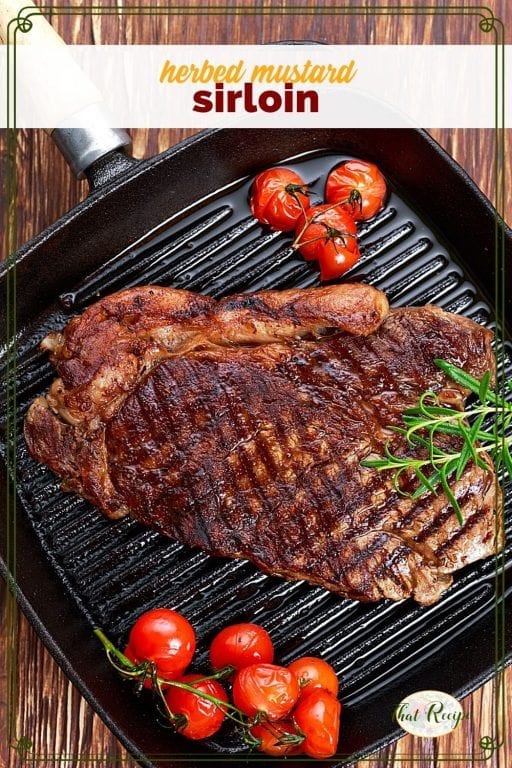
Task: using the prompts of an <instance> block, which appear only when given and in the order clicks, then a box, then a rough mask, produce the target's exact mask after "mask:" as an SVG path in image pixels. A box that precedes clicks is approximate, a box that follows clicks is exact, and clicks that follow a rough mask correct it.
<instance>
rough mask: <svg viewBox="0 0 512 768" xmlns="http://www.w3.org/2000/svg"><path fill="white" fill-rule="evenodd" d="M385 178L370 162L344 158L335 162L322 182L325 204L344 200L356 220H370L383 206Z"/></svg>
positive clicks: (385, 192)
mask: <svg viewBox="0 0 512 768" xmlns="http://www.w3.org/2000/svg"><path fill="white" fill-rule="evenodd" d="M386 194H387V186H386V179H385V178H384V176H383V175H382V173H381V172H380V171H379V169H378V168H377V166H376V165H374V164H373V163H367V162H365V161H364V160H346V161H345V162H344V163H341V165H338V167H337V168H335V169H334V170H333V171H331V173H330V174H329V176H328V177H327V183H326V185H325V199H326V200H327V202H328V203H343V204H344V207H345V208H346V210H347V211H348V212H349V213H351V214H352V216H353V217H354V219H355V220H356V221H366V219H371V218H372V217H373V216H375V214H376V213H378V212H379V211H380V210H381V208H383V207H384V201H385V199H386Z"/></svg>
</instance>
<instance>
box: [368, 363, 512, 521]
mask: <svg viewBox="0 0 512 768" xmlns="http://www.w3.org/2000/svg"><path fill="white" fill-rule="evenodd" d="M434 362H435V364H436V365H437V366H438V368H441V370H442V371H444V373H446V374H447V375H448V376H449V377H450V378H451V379H452V380H453V381H455V382H456V383H457V384H460V385H462V386H463V387H465V388H466V389H469V390H470V392H472V393H473V395H476V398H477V399H476V401H474V402H473V403H472V404H471V405H469V407H466V409H465V410H463V411H456V410H454V409H453V408H448V407H446V406H443V405H442V404H441V403H440V401H439V397H438V395H437V394H436V393H435V392H424V393H423V395H422V396H421V397H420V400H419V403H418V405H417V406H416V407H415V408H408V409H406V410H405V411H404V412H403V415H402V419H403V422H404V425H405V426H404V427H390V429H392V430H394V431H395V432H398V433H399V434H401V435H403V436H404V438H405V440H406V441H407V444H408V445H409V446H410V447H411V448H416V447H418V446H423V447H424V448H426V450H427V455H426V456H425V455H424V456H423V458H416V457H415V456H397V455H395V454H394V453H392V451H391V449H390V444H389V441H388V442H387V443H386V444H385V446H384V456H383V457H382V458H377V459H366V460H364V461H362V462H361V463H362V465H363V466H365V467H373V468H374V469H377V470H382V471H383V470H391V471H393V472H394V475H393V485H394V487H395V489H396V490H397V491H398V492H399V493H401V494H404V495H408V496H410V497H411V498H413V499H417V498H419V497H420V496H422V495H423V494H425V493H428V492H430V493H433V494H434V495H435V496H437V495H438V493H439V491H441V490H442V491H444V493H445V494H446V496H447V497H448V499H449V501H450V504H451V505H452V507H453V509H454V510H455V513H456V514H457V519H458V520H459V523H460V524H461V525H462V524H463V522H464V519H463V516H462V512H461V509H460V506H459V503H458V501H457V499H456V498H455V494H454V493H453V491H452V489H451V487H450V481H451V480H452V479H454V480H455V481H457V480H460V478H461V477H462V474H463V473H464V470H465V469H466V467H467V465H468V463H469V462H471V461H472V462H474V463H475V464H476V465H477V466H479V467H481V468H482V469H489V462H488V459H487V456H486V455H485V454H487V455H488V456H490V457H491V459H492V460H493V462H494V466H495V468H496V471H497V472H499V471H500V470H502V469H504V470H505V471H506V472H507V473H508V474H509V475H510V476H511V477H512V457H511V453H510V449H511V443H512V435H511V434H510V426H511V424H512V403H510V402H508V401H507V400H505V398H504V397H502V396H500V395H498V394H497V393H496V392H495V391H494V390H493V389H491V388H490V382H491V373H490V371H487V372H486V373H485V374H484V375H483V376H482V378H481V379H480V380H478V379H475V378H474V377H473V376H471V375H470V374H469V373H466V371H464V370H463V369H462V368H458V367H457V366H456V365H452V364H451V363H448V362H446V361H445V360H434ZM507 387H508V388H509V389H510V390H511V391H512V382H510V381H508V382H507ZM490 417H492V423H491V424H490V426H486V423H487V420H488V419H489V418H490ZM440 435H452V436H455V437H459V438H460V440H459V441H456V442H455V445H448V444H447V441H446V440H444V441H443V440H442V439H440V440H439V439H438V440H437V441H436V438H439V436H440ZM405 472H407V473H409V474H410V473H411V472H412V473H413V474H414V475H415V476H416V480H417V481H418V486H417V487H416V489H415V490H414V491H413V492H412V493H408V492H406V491H404V490H403V489H402V488H401V487H400V477H401V476H402V475H403V474H404V473H405Z"/></svg>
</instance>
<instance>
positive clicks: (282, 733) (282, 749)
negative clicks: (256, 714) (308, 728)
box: [251, 720, 304, 757]
mask: <svg viewBox="0 0 512 768" xmlns="http://www.w3.org/2000/svg"><path fill="white" fill-rule="evenodd" d="M251 735H252V736H254V738H256V739H258V740H259V742H260V743H259V744H258V746H257V747H256V749H258V750H259V751H260V752H264V753H265V754H266V755H273V756H274V757H284V756H285V755H298V754H300V753H301V751H302V746H301V745H302V742H303V741H304V737H303V736H301V735H300V734H299V733H298V732H297V728H296V727H295V725H294V724H293V723H292V722H290V721H287V720H282V721H280V722H278V723H269V722H264V723H258V724H257V725H253V726H252V728H251Z"/></svg>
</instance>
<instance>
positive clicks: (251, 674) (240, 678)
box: [233, 664, 299, 721]
mask: <svg viewBox="0 0 512 768" xmlns="http://www.w3.org/2000/svg"><path fill="white" fill-rule="evenodd" d="M298 698H299V684H298V682H297V678H296V677H295V675H294V674H293V672H291V671H290V670H289V669H287V668H286V667H280V666H278V665H276V664H251V665H250V666H249V667H244V668H243V669H241V670H240V671H239V672H238V673H237V675H236V677H235V681H234V683H233V702H234V704H235V706H236V707H238V709H240V710H241V711H242V712H243V713H244V714H246V715H248V717H255V716H256V715H258V714H260V713H264V714H265V715H266V717H267V718H268V719H269V720H272V721H273V720H280V719H281V718H283V717H286V715H288V714H289V713H290V712H291V710H292V709H293V707H294V705H295V703H296V701H297V699H298Z"/></svg>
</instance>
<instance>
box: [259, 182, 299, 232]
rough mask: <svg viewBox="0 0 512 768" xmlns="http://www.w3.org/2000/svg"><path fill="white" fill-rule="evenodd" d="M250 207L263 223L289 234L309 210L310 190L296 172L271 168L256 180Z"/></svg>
mask: <svg viewBox="0 0 512 768" xmlns="http://www.w3.org/2000/svg"><path fill="white" fill-rule="evenodd" d="M250 207H251V212H252V214H253V216H254V217H255V218H256V219H258V221H260V222H261V223H262V224H267V225H268V226H269V227H270V228H271V229H276V230H278V231H279V232H290V231H291V230H292V229H294V227H295V224H296V222H297V219H298V218H299V216H300V215H301V213H303V212H304V211H305V210H307V209H308V208H309V197H308V195H307V187H306V185H305V183H304V181H303V180H302V179H301V177H300V176H299V174H298V173H295V171H290V170H289V169H288V168H270V170H268V171H263V173H259V174H258V175H257V176H256V178H255V179H254V183H253V185H252V189H251V197H250Z"/></svg>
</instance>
